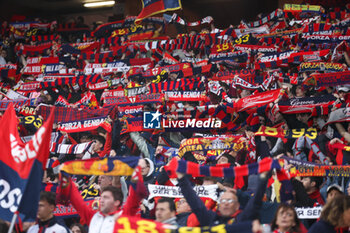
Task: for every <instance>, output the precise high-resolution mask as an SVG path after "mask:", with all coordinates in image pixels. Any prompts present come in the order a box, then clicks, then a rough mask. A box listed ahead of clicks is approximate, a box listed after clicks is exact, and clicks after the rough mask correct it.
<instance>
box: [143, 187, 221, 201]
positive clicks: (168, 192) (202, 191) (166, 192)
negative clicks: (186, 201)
mask: <svg viewBox="0 0 350 233" xmlns="http://www.w3.org/2000/svg"><path fill="white" fill-rule="evenodd" d="M217 189H218V186H217V185H216V184H213V185H205V186H203V185H196V186H194V187H193V190H194V191H195V192H196V193H197V196H199V197H207V198H210V199H212V200H214V201H217V200H218V198H219V196H218V195H219V193H218V192H217ZM148 191H149V196H148V199H152V198H153V197H169V198H182V197H183V194H182V192H181V189H180V187H178V186H168V185H155V184H148Z"/></svg>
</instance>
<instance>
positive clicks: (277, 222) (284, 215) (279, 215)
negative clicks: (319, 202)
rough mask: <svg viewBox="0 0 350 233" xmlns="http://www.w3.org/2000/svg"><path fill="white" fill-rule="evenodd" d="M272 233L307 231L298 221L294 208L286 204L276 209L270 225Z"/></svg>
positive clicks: (299, 232) (304, 232)
mask: <svg viewBox="0 0 350 233" xmlns="http://www.w3.org/2000/svg"><path fill="white" fill-rule="evenodd" d="M271 231H272V232H274V233H306V232H307V230H306V228H305V227H304V225H303V224H302V223H301V222H300V221H299V219H298V215H297V212H296V211H295V209H294V207H293V206H291V205H288V204H284V203H282V204H280V205H279V207H278V208H277V211H276V214H275V217H274V219H273V220H272V224H271Z"/></svg>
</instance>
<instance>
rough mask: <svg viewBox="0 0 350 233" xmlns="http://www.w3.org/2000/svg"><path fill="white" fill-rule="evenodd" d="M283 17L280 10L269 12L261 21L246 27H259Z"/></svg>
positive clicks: (248, 24)
mask: <svg viewBox="0 0 350 233" xmlns="http://www.w3.org/2000/svg"><path fill="white" fill-rule="evenodd" d="M283 15H284V13H283V11H281V10H280V9H277V10H274V11H273V12H271V13H270V14H268V15H267V16H265V17H263V18H262V19H260V20H257V21H254V22H252V23H247V24H246V25H247V27H259V26H261V25H264V24H266V23H267V22H269V21H272V20H276V19H278V18H280V17H282V16H283Z"/></svg>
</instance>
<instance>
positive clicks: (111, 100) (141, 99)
mask: <svg viewBox="0 0 350 233" xmlns="http://www.w3.org/2000/svg"><path fill="white" fill-rule="evenodd" d="M163 100H164V94H160V93H156V94H147V95H137V96H122V97H106V98H105V100H104V104H103V107H106V106H111V105H137V104H146V103H162V102H163Z"/></svg>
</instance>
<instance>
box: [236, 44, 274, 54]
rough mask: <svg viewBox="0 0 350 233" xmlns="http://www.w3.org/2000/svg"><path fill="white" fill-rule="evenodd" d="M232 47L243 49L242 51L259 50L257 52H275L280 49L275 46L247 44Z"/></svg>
mask: <svg viewBox="0 0 350 233" xmlns="http://www.w3.org/2000/svg"><path fill="white" fill-rule="evenodd" d="M234 49H235V50H239V51H244V52H259V53H277V52H279V51H280V49H279V48H278V47H275V46H263V45H249V44H239V45H235V46H234Z"/></svg>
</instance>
